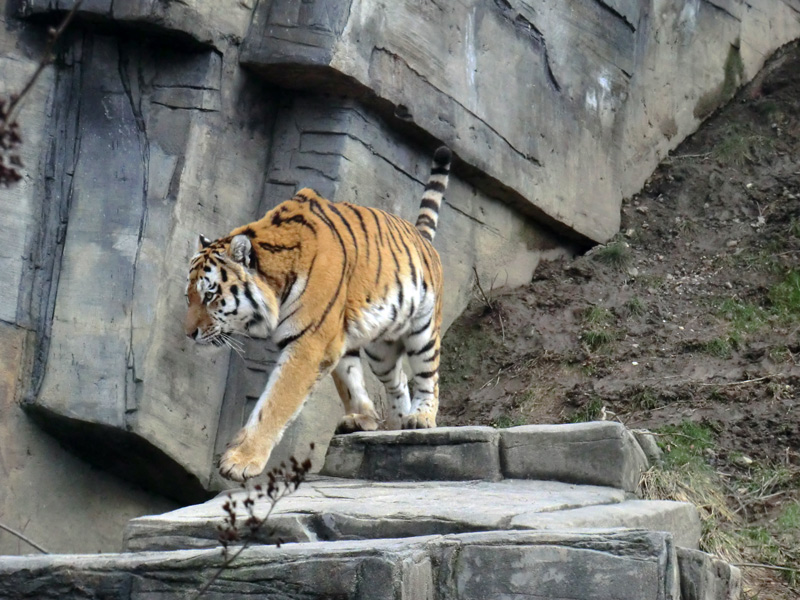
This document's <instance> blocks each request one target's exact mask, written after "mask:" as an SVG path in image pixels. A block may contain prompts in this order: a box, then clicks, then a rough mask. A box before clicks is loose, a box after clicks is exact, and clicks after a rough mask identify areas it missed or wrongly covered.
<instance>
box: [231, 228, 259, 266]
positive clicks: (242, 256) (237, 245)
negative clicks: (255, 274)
mask: <svg viewBox="0 0 800 600" xmlns="http://www.w3.org/2000/svg"><path fill="white" fill-rule="evenodd" d="M252 251H253V246H252V245H251V244H250V238H249V237H247V236H246V235H242V234H239V235H236V236H234V237H233V239H232V240H231V248H230V255H231V258H233V260H235V261H236V262H238V263H239V264H242V265H244V266H245V267H248V268H249V267H250V253H251V252H252Z"/></svg>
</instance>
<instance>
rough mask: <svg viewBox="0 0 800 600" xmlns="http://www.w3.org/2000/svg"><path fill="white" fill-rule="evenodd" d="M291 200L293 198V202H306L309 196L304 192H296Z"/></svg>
mask: <svg viewBox="0 0 800 600" xmlns="http://www.w3.org/2000/svg"><path fill="white" fill-rule="evenodd" d="M292 200H294V201H295V202H301V203H302V202H308V200H309V198H308V196H306V195H305V194H301V193H300V192H297V193H296V194H295V195H294V198H292Z"/></svg>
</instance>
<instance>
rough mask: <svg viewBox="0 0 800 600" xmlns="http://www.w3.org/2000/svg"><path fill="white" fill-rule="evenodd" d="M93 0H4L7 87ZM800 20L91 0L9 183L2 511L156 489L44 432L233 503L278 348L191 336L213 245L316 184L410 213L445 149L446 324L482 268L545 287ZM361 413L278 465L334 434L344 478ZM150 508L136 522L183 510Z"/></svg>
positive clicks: (522, 7)
mask: <svg viewBox="0 0 800 600" xmlns="http://www.w3.org/2000/svg"><path fill="white" fill-rule="evenodd" d="M72 4H73V3H72V2H71V1H70V0H24V1H21V2H14V1H11V0H7V1H5V2H2V1H0V6H2V8H3V10H2V15H3V16H2V19H3V22H2V25H3V27H2V30H0V91H2V92H3V93H8V92H9V91H13V90H16V89H19V87H20V86H21V84H22V82H23V81H24V80H25V78H26V77H27V76H28V75H29V73H30V72H31V71H32V70H33V69H34V68H35V66H36V63H37V61H38V59H39V56H40V53H41V51H42V46H43V41H44V38H45V29H46V25H47V24H48V23H52V22H54V21H55V20H57V19H58V17H59V16H60V15H62V14H63V12H64V11H65V10H68V9H70V8H71V6H72ZM798 16H800V0H765V1H764V2H761V3H758V5H752V6H751V5H750V4H747V3H745V2H743V1H741V0H717V1H714V2H712V1H710V0H686V1H684V0H680V1H679V0H651V1H648V2H638V1H634V0H630V1H628V0H577V1H574V2H560V3H552V2H543V1H541V0H525V1H522V0H508V1H506V0H494V1H484V2H478V1H477V0H466V1H464V2H458V3H446V2H437V1H432V0H431V1H419V0H402V1H395V0H391V1H390V0H385V1H384V0H348V1H336V2H333V1H331V0H327V1H324V0H311V1H304V2H296V1H293V0H272V1H267V0H261V1H256V0H241V1H239V2H231V3H225V6H224V7H221V6H220V3H218V2H211V1H210V0H190V1H187V2H163V1H159V0H137V1H130V2H121V1H120V0H117V1H116V2H112V0H86V1H85V2H84V3H83V5H82V6H81V9H80V11H79V19H78V21H77V22H76V23H75V25H74V26H73V27H72V28H71V29H70V32H69V35H68V36H67V37H66V38H65V39H64V40H63V43H62V44H61V47H60V49H59V56H58V60H57V62H56V65H55V67H53V68H51V69H48V71H47V72H46V74H45V76H44V77H43V78H42V80H40V82H39V84H38V85H37V88H36V89H35V92H34V93H33V94H32V95H31V96H30V97H28V98H27V101H26V104H25V106H24V110H23V112H22V114H21V118H20V121H21V124H22V127H23V132H24V136H25V145H24V156H23V158H24V161H25V163H26V165H27V166H28V169H27V172H26V176H25V178H24V180H23V181H22V182H21V183H20V184H19V185H18V186H16V187H15V188H13V189H11V190H3V191H2V195H3V196H2V197H3V204H4V211H5V212H4V219H3V225H2V227H0V239H1V240H2V247H3V248H4V251H3V252H2V253H0V274H2V278H3V281H4V282H5V285H4V286H2V288H0V299H2V301H1V302H0V321H2V327H0V345H2V346H3V347H4V348H5V350H4V353H5V354H7V356H5V355H4V356H3V371H2V374H3V379H4V381H6V382H7V383H6V384H4V385H3V387H2V390H3V392H2V393H3V397H2V398H0V400H2V402H0V408H2V410H4V411H6V412H7V413H8V414H9V415H11V416H12V417H13V418H10V419H9V420H7V421H6V423H7V425H4V426H3V427H7V428H8V436H7V437H5V438H4V440H7V441H5V442H4V448H2V452H0V460H2V464H1V465H0V466H2V468H3V469H4V471H5V472H6V473H7V474H8V477H9V481H10V482H11V485H8V486H3V488H4V489H3V490H2V491H0V500H2V502H1V503H0V507H2V510H3V514H5V515H7V516H8V515H10V517H11V520H12V521H14V522H16V523H17V524H19V523H23V522H25V520H26V519H33V521H34V525H32V527H34V528H36V527H40V528H41V529H42V534H43V535H45V536H47V535H48V531H49V530H50V528H48V527H47V526H46V523H47V522H48V521H47V519H51V518H54V517H52V516H50V514H49V513H48V510H47V508H46V506H39V507H37V508H35V509H31V510H30V511H27V512H26V507H25V506H24V503H23V502H20V499H21V496H20V493H21V492H19V491H15V490H21V489H22V483H20V482H23V481H42V482H44V481H47V480H48V479H49V478H52V477H62V478H63V479H64V482H63V484H62V485H63V486H64V487H63V490H65V491H63V493H64V494H65V495H66V496H67V497H69V498H71V499H72V500H71V502H74V504H75V506H76V511H78V512H80V511H81V510H82V509H81V508H80V504H81V500H82V498H83V497H85V496H86V495H87V494H88V490H93V491H92V493H93V494H94V493H97V490H98V489H102V490H109V491H108V494H109V498H126V499H130V498H132V497H133V496H134V495H133V494H132V493H127V492H126V491H125V490H126V489H127V488H126V487H125V485H124V484H120V483H119V482H117V481H116V480H111V479H109V478H107V477H105V476H104V475H102V474H99V473H96V472H94V471H92V470H90V469H88V468H87V467H85V465H82V466H80V467H74V468H76V469H79V470H80V469H84V470H85V479H82V478H77V479H76V478H74V477H70V476H68V475H65V474H64V468H66V467H64V466H63V465H64V464H66V463H65V461H69V460H72V459H71V458H70V457H69V455H68V454H67V453H65V452H63V451H62V450H61V449H60V448H58V446H57V445H55V444H52V443H51V442H49V441H48V442H47V443H46V445H45V446H41V452H40V453H39V454H38V457H36V458H37V459H38V462H36V461H35V460H34V459H31V458H29V457H28V456H27V454H26V450H25V448H26V447H27V448H28V449H30V447H31V444H33V445H34V447H37V448H39V447H40V446H37V444H42V441H41V440H40V437H41V436H42V434H41V433H39V432H38V430H37V429H35V428H31V427H30V426H29V424H28V420H29V419H34V420H35V422H36V423H38V424H39V425H40V426H41V427H42V428H44V429H45V430H46V431H48V432H49V433H51V434H52V435H53V436H54V437H55V439H56V440H58V441H59V442H61V443H64V444H65V445H66V446H67V447H68V448H69V452H70V453H77V454H78V455H79V456H80V457H82V458H83V459H86V460H88V461H90V463H91V464H93V465H98V466H100V467H103V468H104V469H106V470H110V471H112V472H114V473H115V474H116V475H118V476H121V477H123V478H125V479H127V480H129V481H134V482H136V483H137V484H139V485H142V486H144V487H145V488H146V489H148V490H150V491H154V492H156V493H158V494H161V495H166V496H169V497H171V498H173V499H175V500H177V501H181V502H185V501H190V500H196V499H201V498H204V497H205V496H206V495H207V494H208V491H209V490H214V489H218V488H219V486H220V485H221V482H220V481H219V479H218V478H217V476H216V472H215V468H214V462H215V457H216V456H217V455H218V454H219V452H220V451H221V449H222V448H223V447H224V445H225V443H226V442H227V441H228V440H229V438H230V437H231V435H232V433H233V432H234V431H235V430H236V429H238V427H239V426H240V424H241V422H242V420H243V419H244V418H245V416H246V414H247V412H248V409H249V407H250V406H251V405H252V402H253V401H254V400H255V398H256V397H257V395H258V394H259V392H260V391H261V388H262V387H263V385H264V382H265V381H266V376H267V374H268V372H269V370H270V368H271V365H272V363H273V361H274V357H275V353H274V350H273V349H272V348H270V347H269V346H264V345H258V344H253V343H247V344H246V351H245V353H244V356H243V357H238V356H235V355H234V356H231V355H230V354H228V353H226V352H224V351H219V350H217V351H203V350H201V349H198V348H197V347H194V346H192V345H190V344H188V343H186V341H185V340H184V336H183V333H182V330H181V323H180V321H181V316H182V311H183V306H184V300H183V291H184V290H183V287H184V282H185V271H186V264H187V260H188V258H189V257H190V256H191V254H192V253H193V252H194V249H195V243H196V239H197V235H198V234H199V233H203V234H205V235H208V236H210V237H216V236H219V235H222V234H225V233H227V232H228V231H229V230H231V229H232V228H233V227H234V226H236V225H239V224H242V223H244V222H247V221H249V220H252V219H254V218H256V217H258V216H260V215H261V214H263V212H264V211H266V210H268V209H269V208H271V207H272V206H274V205H276V204H277V203H279V202H280V201H282V200H283V199H286V198H287V197H289V196H291V194H292V193H293V192H294V191H295V190H296V189H297V188H299V187H303V186H311V187H314V188H316V189H317V190H318V191H319V192H320V193H322V194H323V195H325V196H327V197H329V198H331V199H334V200H348V201H353V202H357V203H361V204H369V205H374V206H379V207H381V208H386V209H389V210H391V211H393V212H396V213H398V214H400V215H402V216H405V217H411V216H412V215H413V214H414V212H415V210H416V207H417V199H418V198H419V196H420V194H421V191H422V181H423V180H424V178H425V175H426V172H427V168H428V161H429V156H430V152H431V150H432V149H433V148H434V147H435V146H436V145H437V144H439V143H446V144H448V145H449V146H450V147H451V148H452V149H453V151H454V153H455V155H456V157H457V160H456V163H455V165H454V177H453V180H452V183H451V186H450V189H449V190H448V197H447V203H446V205H445V207H444V209H443V211H442V218H441V228H440V234H439V235H438V236H437V247H438V248H439V251H440V253H441V254H442V258H443V263H444V269H445V274H446V285H447V289H448V291H447V295H446V307H445V312H446V321H447V322H448V323H449V322H450V321H451V320H452V319H453V318H454V317H455V316H456V315H457V314H458V313H459V311H460V310H461V309H462V308H463V307H464V306H465V305H466V302H467V300H468V299H469V296H470V294H471V290H472V286H473V283H474V278H475V273H477V275H478V277H480V278H481V280H482V281H483V282H484V285H486V286H488V285H489V284H490V283H491V282H492V281H494V282H496V285H501V284H502V285H516V284H520V283H523V282H526V281H528V280H529V279H530V277H531V274H532V272H533V270H534V269H535V268H536V265H537V264H538V262H539V260H541V259H542V258H547V257H548V256H554V255H557V254H560V253H566V252H574V251H575V250H577V249H580V248H582V247H586V246H587V245H588V244H591V243H592V242H597V241H605V240H607V239H608V238H609V237H610V236H612V235H613V234H614V233H615V232H616V230H617V228H618V224H619V206H620V201H621V199H622V197H623V196H625V195H626V194H630V193H631V192H633V191H635V190H637V189H638V187H639V186H640V185H641V183H642V182H643V181H644V179H645V178H646V177H647V176H648V175H649V174H650V172H651V171H652V169H653V167H654V166H655V164H656V163H657V161H658V160H659V159H660V158H662V157H663V156H664V155H665V154H666V152H668V151H669V149H670V148H672V147H674V146H675V145H677V143H679V142H680V141H681V140H682V139H683V138H685V137H686V135H688V134H689V133H691V132H692V131H694V130H695V129H696V127H697V126H698V124H699V123H700V122H701V120H702V119H703V118H705V117H706V116H707V115H708V114H710V113H711V112H712V111H713V110H714V109H715V108H716V107H718V106H720V105H721V104H722V103H724V102H725V101H726V100H728V99H729V98H730V97H731V96H732V94H733V93H734V91H735V90H736V88H737V87H738V86H739V85H740V84H741V83H742V82H743V81H746V80H748V79H749V78H751V77H752V76H753V75H754V74H755V73H756V71H757V70H758V69H759V67H760V66H761V65H762V64H763V61H764V60H765V59H766V57H767V56H768V55H769V53H770V52H771V51H773V50H774V49H775V48H777V47H779V46H780V45H782V44H783V43H785V42H787V41H789V40H790V39H793V38H795V37H797V36H798V35H800V20H798ZM473 269H474V271H473ZM18 400H19V401H21V402H22V405H23V406H24V407H25V410H26V415H22V414H21V413H19V411H18V409H17V406H16V402H17V401H18ZM338 411H340V408H339V406H338V400H336V396H335V394H334V393H333V392H332V386H330V385H329V384H327V383H326V384H324V385H323V386H321V388H320V390H319V391H318V392H317V393H316V394H315V395H314V396H313V397H312V399H311V400H309V402H308V404H307V405H306V409H305V410H304V412H303V413H302V414H301V416H300V417H299V418H298V420H297V421H296V423H295V424H294V426H293V427H292V429H291V431H290V433H289V434H288V435H287V436H286V437H285V441H284V444H283V446H282V447H281V448H280V449H279V451H278V452H277V453H276V460H280V459H281V458H284V457H286V456H287V455H288V454H290V453H292V452H294V450H295V449H296V448H298V447H300V446H301V445H305V443H306V441H307V440H308V439H314V440H316V441H317V442H318V445H317V448H318V450H317V451H318V454H317V463H318V464H321V460H320V457H321V456H322V453H323V452H324V451H325V448H326V445H327V441H328V438H329V437H330V433H331V430H332V428H333V426H334V424H335V421H336V417H337V416H338ZM28 451H30V450H28ZM69 464H70V465H71V464H72V463H69ZM69 468H73V467H69ZM82 472H83V471H82ZM69 480H73V481H69ZM78 480H80V481H82V482H83V483H74V481H78ZM59 481H60V479H59ZM33 489H36V488H33ZM66 490H69V491H66ZM101 493H104V492H101ZM140 494H141V493H140ZM126 502H128V501H127V500H126V501H125V502H122V504H124V505H125V506H124V507H122V506H121V507H120V510H123V511H126V512H125V515H124V517H125V518H127V517H128V516H131V512H137V511H141V512H148V511H150V510H157V509H153V508H152V505H153V503H158V502H161V501H160V500H156V499H155V498H153V497H151V496H148V495H147V494H141V495H140V496H138V497H137V500H135V501H131V503H130V504H127V503H126ZM112 504H113V501H112ZM160 508H162V507H161V506H159V507H158V509H160ZM111 512H114V511H113V510H112V511H111ZM31 513H32V514H31ZM89 514H90V513H89V512H86V513H85V515H86V516H85V518H86V519H89V520H90V517H89V516H88V515H89ZM122 518H123V517H120V519H122ZM42 519H44V520H42ZM112 521H113V519H112ZM37 523H39V525H37ZM109 527H111V525H109ZM66 537H69V536H66ZM73 537H74V536H73ZM3 539H5V538H0V540H3ZM59 539H65V537H62V538H59ZM92 539H94V538H92ZM97 544H98V545H100V546H104V547H109V545H110V542H109V541H108V536H107V535H106V536H105V537H103V540H102V541H98V542H97ZM81 549H84V548H81Z"/></svg>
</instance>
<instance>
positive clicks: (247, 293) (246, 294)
mask: <svg viewBox="0 0 800 600" xmlns="http://www.w3.org/2000/svg"><path fill="white" fill-rule="evenodd" d="M244 297H245V298H247V300H248V301H249V302H250V304H252V305H253V308H256V309H257V308H258V304H256V299H255V298H253V292H251V291H250V286H249V285H247V284H245V285H244Z"/></svg>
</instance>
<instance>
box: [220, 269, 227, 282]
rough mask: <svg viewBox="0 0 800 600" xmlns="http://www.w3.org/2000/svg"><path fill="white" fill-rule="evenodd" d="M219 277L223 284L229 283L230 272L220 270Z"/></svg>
mask: <svg viewBox="0 0 800 600" xmlns="http://www.w3.org/2000/svg"><path fill="white" fill-rule="evenodd" d="M219 275H220V277H222V283H225V282H226V281H228V271H226V270H225V269H220V270H219Z"/></svg>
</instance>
